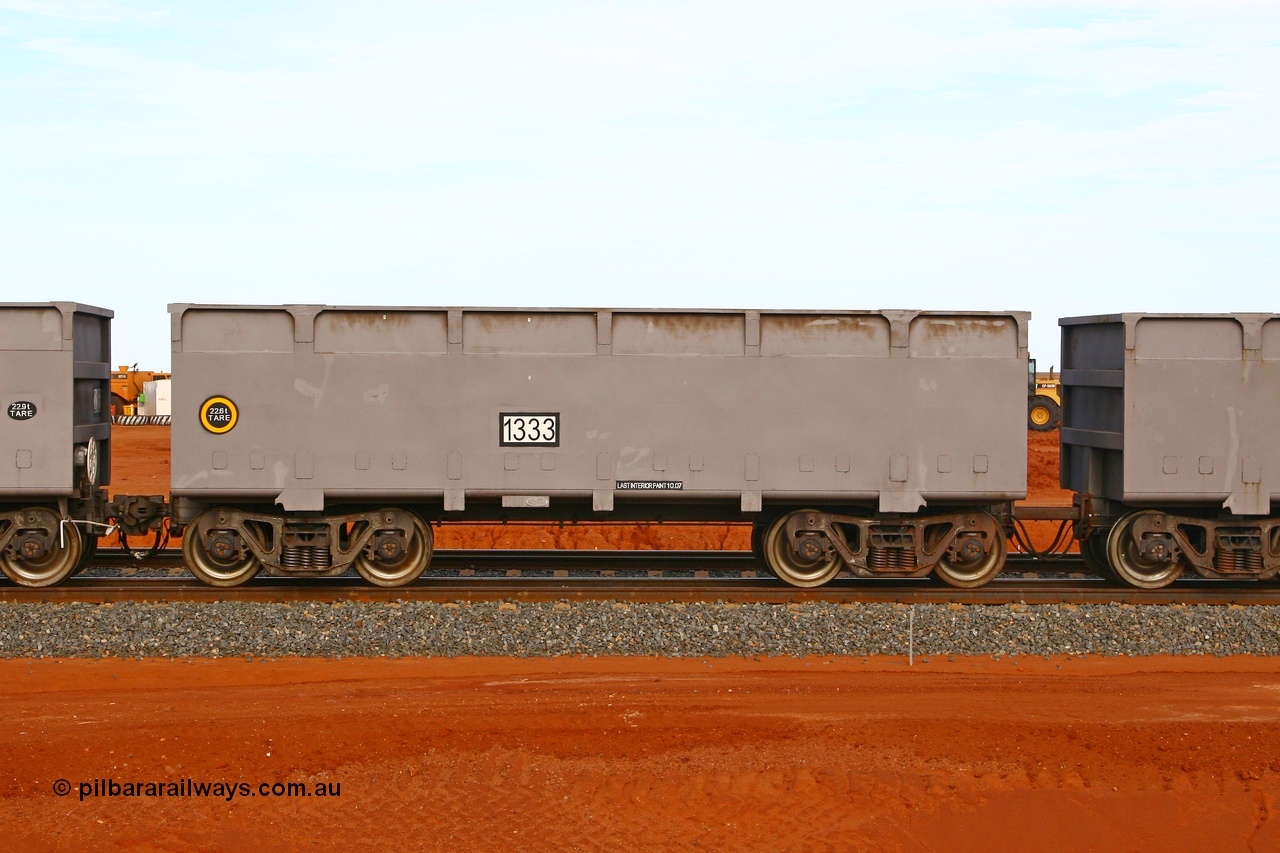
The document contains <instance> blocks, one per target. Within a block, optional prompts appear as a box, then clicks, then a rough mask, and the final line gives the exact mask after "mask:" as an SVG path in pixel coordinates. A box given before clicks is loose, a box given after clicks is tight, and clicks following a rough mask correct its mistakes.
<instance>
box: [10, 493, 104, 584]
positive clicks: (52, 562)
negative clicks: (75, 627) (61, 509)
mask: <svg viewBox="0 0 1280 853" xmlns="http://www.w3.org/2000/svg"><path fill="white" fill-rule="evenodd" d="M20 514H21V518H22V520H21V521H20V522H18V525H17V526H18V530H17V532H16V533H15V534H14V536H13V538H12V539H11V540H10V542H9V547H8V548H6V549H5V550H4V552H3V553H0V569H3V570H4V573H5V576H6V577H8V578H9V580H11V581H13V582H14V583H16V584H19V585H21V586H32V587H41V586H53V585H54V584H56V583H60V582H61V581H64V580H66V579H67V578H69V577H71V575H73V574H75V571H76V566H77V565H78V564H79V563H80V556H81V554H83V553H84V539H83V538H82V537H81V536H80V531H79V530H77V529H76V527H75V525H74V524H62V522H61V519H60V518H59V516H58V514H57V513H56V512H54V511H53V510H51V509H48V508H46V507H31V508H29V509H24V510H22V511H21V513H20ZM59 527H61V528H62V529H61V530H59V529H58V528H59Z"/></svg>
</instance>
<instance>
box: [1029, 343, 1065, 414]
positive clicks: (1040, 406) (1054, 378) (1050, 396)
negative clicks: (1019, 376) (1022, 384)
mask: <svg viewBox="0 0 1280 853" xmlns="http://www.w3.org/2000/svg"><path fill="white" fill-rule="evenodd" d="M1061 384H1062V381H1061V379H1060V377H1059V376H1058V374H1057V373H1055V372H1054V370H1053V368H1049V372H1048V373H1037V372H1036V360H1035V359H1034V358H1029V359H1027V429H1033V430H1035V431H1036V432H1050V431H1051V430H1055V429H1057V428H1058V425H1059V424H1060V423H1062V389H1061V387H1060V386H1061Z"/></svg>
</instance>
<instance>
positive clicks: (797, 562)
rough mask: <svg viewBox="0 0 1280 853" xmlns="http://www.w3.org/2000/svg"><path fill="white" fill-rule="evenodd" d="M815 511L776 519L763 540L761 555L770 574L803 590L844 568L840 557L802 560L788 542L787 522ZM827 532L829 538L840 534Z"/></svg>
mask: <svg viewBox="0 0 1280 853" xmlns="http://www.w3.org/2000/svg"><path fill="white" fill-rule="evenodd" d="M814 512H816V510H804V509H802V510H799V511H797V512H793V513H791V514H790V515H784V516H782V517H781V518H778V519H776V520H775V521H774V522H773V524H771V525H769V528H768V530H766V531H765V533H764V536H763V538H762V539H761V552H762V553H763V555H764V563H765V565H766V566H767V567H768V568H769V571H771V572H773V574H774V575H775V576H776V577H777V578H778V579H779V580H781V581H783V582H784V583H788V584H790V585H791V586H796V587H801V588H804V589H808V588H811V587H815V586H822V585H823V584H824V583H827V582H828V581H830V580H831V579H832V578H834V577H835V576H836V575H838V574H840V569H841V567H843V565H844V563H843V561H841V559H840V555H838V554H832V555H831V556H826V555H825V554H824V553H820V554H818V555H817V556H815V557H813V558H812V559H809V558H806V557H803V556H801V555H800V554H797V553H796V549H795V548H794V547H792V543H791V542H789V541H788V540H787V522H788V521H790V520H791V518H792V517H793V516H797V515H806V514H809V513H814ZM828 529H829V530H830V535H839V534H837V533H836V532H835V531H834V530H832V529H830V528H828Z"/></svg>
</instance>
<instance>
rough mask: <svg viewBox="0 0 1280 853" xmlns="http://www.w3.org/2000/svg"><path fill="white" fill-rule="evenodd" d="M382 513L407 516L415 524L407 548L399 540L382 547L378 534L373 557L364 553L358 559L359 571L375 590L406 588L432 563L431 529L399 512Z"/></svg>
mask: <svg viewBox="0 0 1280 853" xmlns="http://www.w3.org/2000/svg"><path fill="white" fill-rule="evenodd" d="M382 512H384V513H387V515H388V518H393V517H394V516H395V515H397V514H398V515H407V516H408V517H409V518H410V519H412V520H413V530H412V531H410V532H409V535H408V536H406V537H405V541H404V543H403V544H400V541H399V539H397V538H392V537H387V539H386V543H387V544H382V545H380V544H379V541H378V540H379V534H378V533H377V532H375V533H374V541H373V549H372V550H373V556H369V555H367V554H365V553H363V552H362V553H361V554H359V555H358V556H357V557H356V559H355V566H356V571H357V572H359V573H360V577H362V578H364V579H365V580H367V581H368V582H369V583H371V584H373V585H374V586H404V585H405V584H407V583H412V582H414V581H415V580H417V579H418V577H419V576H420V575H421V574H422V573H423V572H424V571H426V570H427V564H428V563H430V562H431V551H432V546H433V545H434V539H433V537H432V535H431V528H430V527H428V526H427V523H426V522H425V521H423V520H422V519H421V518H419V517H418V516H417V515H415V514H413V513H405V512H402V511H399V510H382ZM393 545H394V547H393Z"/></svg>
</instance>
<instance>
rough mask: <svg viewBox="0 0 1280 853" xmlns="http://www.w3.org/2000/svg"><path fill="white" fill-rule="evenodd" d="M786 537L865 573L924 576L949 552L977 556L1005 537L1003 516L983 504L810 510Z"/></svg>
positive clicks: (808, 554) (804, 551)
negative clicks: (894, 510)
mask: <svg viewBox="0 0 1280 853" xmlns="http://www.w3.org/2000/svg"><path fill="white" fill-rule="evenodd" d="M786 538H787V541H788V542H791V543H794V547H795V548H796V549H797V552H798V554H799V556H801V557H802V558H805V559H816V558H817V557H818V556H819V553H820V552H823V551H827V550H828V549H829V550H830V551H834V553H836V554H838V555H839V557H840V559H841V560H842V561H843V562H844V564H845V566H846V567H847V568H848V569H849V571H850V572H852V573H853V574H855V575H858V576H859V577H868V578H869V577H924V576H925V575H928V574H929V573H930V572H932V571H933V570H934V569H935V568H936V567H937V566H938V564H939V563H940V562H941V561H943V560H944V559H946V558H948V557H949V556H957V555H959V556H960V557H961V558H963V559H974V558H975V557H978V556H981V554H975V553H973V552H974V550H975V549H981V550H983V551H985V550H986V549H988V548H990V547H991V546H992V544H993V543H996V542H998V541H1000V539H1001V536H1000V527H999V522H997V521H996V520H995V518H993V517H992V516H991V515H989V514H988V513H986V512H985V511H981V510H976V509H975V510H967V511H964V512H953V513H940V514H937V515H928V516H914V517H904V518H900V519H892V520H886V519H870V518H861V517H859V516H853V515H840V514H837V513H826V512H817V511H807V512H798V513H793V514H792V515H791V517H790V518H789V519H788V520H787V524H786Z"/></svg>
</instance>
